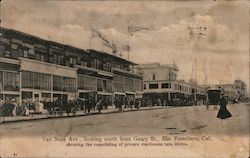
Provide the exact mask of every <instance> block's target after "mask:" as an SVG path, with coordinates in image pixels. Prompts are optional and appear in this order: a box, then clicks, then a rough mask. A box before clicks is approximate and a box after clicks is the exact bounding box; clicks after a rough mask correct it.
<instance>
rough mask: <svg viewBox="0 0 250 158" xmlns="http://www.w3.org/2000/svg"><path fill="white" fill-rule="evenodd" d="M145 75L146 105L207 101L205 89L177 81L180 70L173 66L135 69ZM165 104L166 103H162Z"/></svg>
mask: <svg viewBox="0 0 250 158" xmlns="http://www.w3.org/2000/svg"><path fill="white" fill-rule="evenodd" d="M134 69H135V70H134V71H135V72H136V73H140V74H142V75H143V78H144V81H143V90H144V100H145V102H146V104H153V105H154V104H158V105H159V104H161V105H162V104H175V103H176V102H179V104H183V101H184V100H185V101H187V100H189V101H197V100H205V99H206V91H205V88H203V87H201V86H198V85H197V83H195V82H185V81H183V80H177V73H178V68H177V66H176V65H175V64H173V65H160V64H157V63H155V64H143V65H136V66H135V67H134ZM160 102H165V103H160Z"/></svg>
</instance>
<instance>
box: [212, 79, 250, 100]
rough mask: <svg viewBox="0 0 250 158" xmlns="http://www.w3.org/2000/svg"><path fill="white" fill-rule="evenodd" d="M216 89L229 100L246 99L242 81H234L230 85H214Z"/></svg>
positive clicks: (244, 85) (244, 86)
mask: <svg viewBox="0 0 250 158" xmlns="http://www.w3.org/2000/svg"><path fill="white" fill-rule="evenodd" d="M215 86H216V87H218V88H221V89H222V91H223V93H224V96H226V97H228V98H229V99H231V100H232V99H238V100H241V99H244V98H246V97H247V91H246V87H247V86H246V84H245V82H243V81H242V80H235V81H234V83H231V84H217V85H215Z"/></svg>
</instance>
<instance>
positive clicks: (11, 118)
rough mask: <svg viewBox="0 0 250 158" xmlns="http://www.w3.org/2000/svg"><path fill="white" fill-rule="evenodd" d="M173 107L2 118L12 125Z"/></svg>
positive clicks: (112, 108)
mask: <svg viewBox="0 0 250 158" xmlns="http://www.w3.org/2000/svg"><path fill="white" fill-rule="evenodd" d="M169 107H173V106H149V107H140V109H138V110H137V109H132V110H131V109H130V108H125V109H122V110H121V111H120V110H118V109H116V108H115V107H114V106H110V107H108V109H107V110H102V111H101V113H98V111H97V110H95V111H91V112H90V113H89V114H87V113H84V111H77V113H76V115H72V113H71V114H70V115H69V116H68V115H67V113H63V116H54V115H49V114H34V115H33V116H31V115H30V116H12V117H0V124H1V123H11V122H21V121H34V120H43V119H58V118H71V117H82V116H91V115H102V114H111V113H122V112H133V111H144V110H155V109H164V108H169Z"/></svg>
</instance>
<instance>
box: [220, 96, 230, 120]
mask: <svg viewBox="0 0 250 158" xmlns="http://www.w3.org/2000/svg"><path fill="white" fill-rule="evenodd" d="M227 103H228V102H227V99H226V98H225V97H224V95H223V93H221V99H220V102H219V105H220V109H219V112H218V114H217V117H218V118H221V119H226V118H229V117H232V114H231V113H230V112H229V111H228V110H227Z"/></svg>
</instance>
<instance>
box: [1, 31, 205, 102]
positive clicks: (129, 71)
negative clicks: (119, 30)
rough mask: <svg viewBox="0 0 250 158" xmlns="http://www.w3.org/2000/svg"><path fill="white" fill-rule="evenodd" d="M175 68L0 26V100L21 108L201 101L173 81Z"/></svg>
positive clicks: (193, 86) (192, 86)
mask: <svg viewBox="0 0 250 158" xmlns="http://www.w3.org/2000/svg"><path fill="white" fill-rule="evenodd" d="M177 72H178V68H177V66H176V65H175V64H172V65H160V64H145V65H137V64H135V63H133V62H130V61H127V60H125V59H122V58H120V57H116V56H113V55H110V54H108V53H105V52H101V51H96V50H83V49H79V48H76V47H73V46H69V45H65V44H60V43H57V42H53V41H48V40H44V39H41V38H39V37H36V36H33V35H30V34H26V33H23V32H19V31H16V30H12V29H6V28H1V38H0V99H2V100H8V99H13V98H14V99H15V100H16V101H17V102H18V103H19V104H20V105H22V104H26V103H28V102H35V101H44V102H46V101H55V100H57V99H58V98H60V99H61V100H64V101H68V100H74V99H76V98H82V99H85V100H88V99H93V100H96V101H97V100H100V99H101V100H103V101H105V102H107V103H109V105H112V104H114V103H115V102H117V101H119V102H120V103H121V104H122V103H123V102H126V101H131V100H135V99H137V98H138V99H141V100H142V99H143V100H144V104H145V105H152V104H155V103H157V102H159V100H161V102H162V103H163V100H164V101H165V102H166V101H170V100H171V101H173V100H174V101H175V100H183V99H186V100H205V99H206V87H202V86H199V85H197V83H196V82H185V81H182V80H177Z"/></svg>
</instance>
